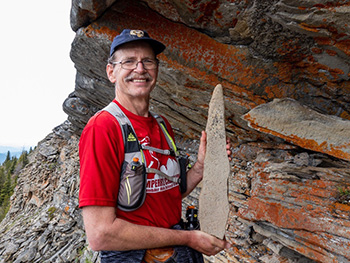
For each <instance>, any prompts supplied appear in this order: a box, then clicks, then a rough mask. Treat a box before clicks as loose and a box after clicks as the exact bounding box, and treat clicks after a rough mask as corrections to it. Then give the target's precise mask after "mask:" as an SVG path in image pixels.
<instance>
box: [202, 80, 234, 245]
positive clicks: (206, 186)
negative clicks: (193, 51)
mask: <svg viewBox="0 0 350 263" xmlns="http://www.w3.org/2000/svg"><path fill="white" fill-rule="evenodd" d="M206 133H207V152H206V156H205V161H204V176H203V184H202V190H201V193H200V196H199V220H200V224H201V230H202V231H204V232H206V233H209V234H211V235H214V236H216V237H218V238H221V239H222V238H223V237H224V235H225V230H226V222H227V217H228V214H229V203H228V196H227V179H228V176H229V174H230V165H229V161H228V158H227V153H226V134H225V106H224V98H223V91H222V86H221V85H217V86H216V87H215V90H214V92H213V95H212V98H211V101H210V103H209V116H208V121H207V127H206Z"/></svg>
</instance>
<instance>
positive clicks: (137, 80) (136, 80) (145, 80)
mask: <svg viewBox="0 0 350 263" xmlns="http://www.w3.org/2000/svg"><path fill="white" fill-rule="evenodd" d="M128 81H131V82H136V83H144V82H147V79H130V80H128Z"/></svg>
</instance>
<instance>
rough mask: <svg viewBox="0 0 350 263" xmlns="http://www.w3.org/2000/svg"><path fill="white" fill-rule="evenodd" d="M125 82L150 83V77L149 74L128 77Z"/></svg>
mask: <svg viewBox="0 0 350 263" xmlns="http://www.w3.org/2000/svg"><path fill="white" fill-rule="evenodd" d="M125 80H126V81H128V82H134V83H145V82H148V81H151V80H152V77H151V76H149V74H147V75H141V76H140V75H139V76H136V75H130V76H128V77H126V78H125Z"/></svg>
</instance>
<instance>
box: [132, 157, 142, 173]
mask: <svg viewBox="0 0 350 263" xmlns="http://www.w3.org/2000/svg"><path fill="white" fill-rule="evenodd" d="M130 165H131V171H136V169H137V167H139V166H140V165H141V164H140V162H139V158H137V157H134V158H132V162H131V164H130Z"/></svg>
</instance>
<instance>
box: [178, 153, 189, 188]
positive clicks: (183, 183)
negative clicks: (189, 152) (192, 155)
mask: <svg viewBox="0 0 350 263" xmlns="http://www.w3.org/2000/svg"><path fill="white" fill-rule="evenodd" d="M178 161H179V165H180V180H179V186H180V192H181V193H182V194H183V193H185V192H186V191H187V167H188V162H189V160H188V157H187V156H185V157H184V156H180V157H179V158H178Z"/></svg>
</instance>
